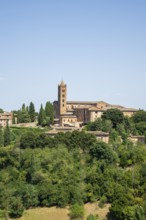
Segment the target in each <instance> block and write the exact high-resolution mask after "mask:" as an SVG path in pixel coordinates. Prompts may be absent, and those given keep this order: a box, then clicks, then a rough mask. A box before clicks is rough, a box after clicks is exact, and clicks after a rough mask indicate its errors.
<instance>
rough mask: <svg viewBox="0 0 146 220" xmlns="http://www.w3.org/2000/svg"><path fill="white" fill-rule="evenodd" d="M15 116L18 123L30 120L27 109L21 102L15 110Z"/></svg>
mask: <svg viewBox="0 0 146 220" xmlns="http://www.w3.org/2000/svg"><path fill="white" fill-rule="evenodd" d="M17 117H18V123H28V122H30V121H31V119H30V115H29V113H28V109H27V107H25V104H23V105H22V108H21V109H20V110H19V111H18V112H17Z"/></svg>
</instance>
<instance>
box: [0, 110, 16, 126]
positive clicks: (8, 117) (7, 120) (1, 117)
mask: <svg viewBox="0 0 146 220" xmlns="http://www.w3.org/2000/svg"><path fill="white" fill-rule="evenodd" d="M12 121H13V114H12V112H3V113H0V126H1V127H6V125H7V124H8V125H9V126H10V125H12Z"/></svg>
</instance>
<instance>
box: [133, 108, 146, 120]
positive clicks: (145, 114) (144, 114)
mask: <svg viewBox="0 0 146 220" xmlns="http://www.w3.org/2000/svg"><path fill="white" fill-rule="evenodd" d="M132 118H133V121H134V122H135V123H138V122H146V111H144V110H139V111H137V112H136V113H134V114H133V116H132Z"/></svg>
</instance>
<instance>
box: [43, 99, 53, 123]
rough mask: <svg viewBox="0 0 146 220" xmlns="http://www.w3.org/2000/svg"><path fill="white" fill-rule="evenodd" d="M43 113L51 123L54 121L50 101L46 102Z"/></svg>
mask: <svg viewBox="0 0 146 220" xmlns="http://www.w3.org/2000/svg"><path fill="white" fill-rule="evenodd" d="M45 113H46V117H47V118H48V122H49V123H51V124H52V123H53V121H54V107H53V105H52V103H51V102H46V106H45Z"/></svg>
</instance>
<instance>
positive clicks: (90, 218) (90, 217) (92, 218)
mask: <svg viewBox="0 0 146 220" xmlns="http://www.w3.org/2000/svg"><path fill="white" fill-rule="evenodd" d="M98 219H99V218H98V216H97V215H92V214H90V215H88V217H87V220H98Z"/></svg>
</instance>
